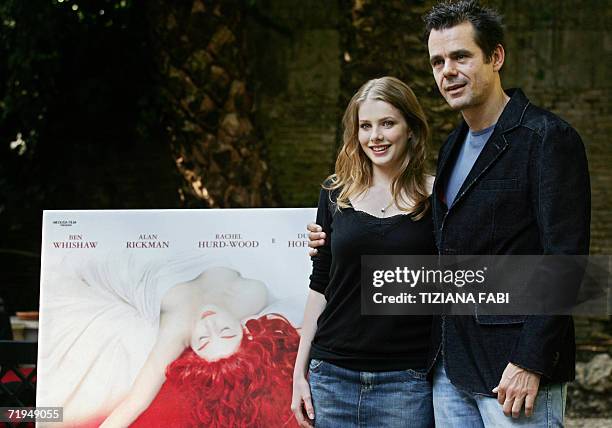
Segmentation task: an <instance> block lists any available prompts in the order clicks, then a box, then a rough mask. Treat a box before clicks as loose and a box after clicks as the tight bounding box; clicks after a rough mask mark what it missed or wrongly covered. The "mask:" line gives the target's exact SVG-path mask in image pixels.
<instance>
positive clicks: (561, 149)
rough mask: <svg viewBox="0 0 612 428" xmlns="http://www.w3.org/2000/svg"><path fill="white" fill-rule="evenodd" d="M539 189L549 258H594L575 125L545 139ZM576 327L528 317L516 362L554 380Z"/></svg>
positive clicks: (585, 174)
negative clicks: (564, 343) (558, 356)
mask: <svg viewBox="0 0 612 428" xmlns="http://www.w3.org/2000/svg"><path fill="white" fill-rule="evenodd" d="M533 189H534V191H535V192H536V197H535V198H534V207H533V208H534V212H535V213H536V215H537V222H538V228H539V229H540V236H541V240H542V243H543V247H544V254H545V255H546V254H559V255H563V254H566V255H581V254H588V251H589V241H590V240H589V238H590V218H591V192H590V183H589V169H588V165H587V158H586V154H585V150H584V145H583V144H582V140H581V139H580V136H579V135H578V133H577V132H576V131H575V130H574V129H573V128H571V127H570V126H568V125H565V126H559V125H557V126H555V127H553V128H552V129H550V130H549V131H548V132H547V133H546V134H545V135H544V138H542V141H541V145H540V153H539V159H538V178H537V180H536V183H534V188H533ZM566 282H567V281H566ZM560 291H561V290H560ZM561 292H562V291H561ZM570 328H572V319H571V317H569V316H530V317H527V320H526V322H525V324H524V326H523V332H522V334H521V336H520V338H519V341H518V343H517V344H516V346H515V348H514V352H513V354H512V356H511V358H510V361H511V362H512V363H514V364H517V365H519V366H521V367H523V368H525V369H528V370H531V371H534V372H537V373H540V374H543V375H545V376H549V377H550V376H551V373H552V372H553V370H554V365H555V358H554V355H555V353H557V352H558V350H559V349H560V348H561V346H562V343H561V341H562V340H563V339H564V338H565V337H567V332H568V329H570Z"/></svg>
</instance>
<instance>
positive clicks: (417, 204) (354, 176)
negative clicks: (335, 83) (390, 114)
mask: <svg viewBox="0 0 612 428" xmlns="http://www.w3.org/2000/svg"><path fill="white" fill-rule="evenodd" d="M367 99H369V100H380V101H385V102H387V103H389V104H391V105H392V106H393V107H395V108H396V109H398V110H399V111H400V112H401V113H402V115H403V116H404V119H405V120H406V123H407V124H408V127H409V128H410V130H411V131H412V137H411V138H410V140H409V141H408V144H407V149H406V156H405V158H404V159H403V160H402V163H401V165H400V167H399V168H398V172H397V174H396V175H395V176H394V177H393V180H392V182H391V193H392V195H393V200H394V202H395V204H396V205H397V206H398V208H399V209H400V210H402V211H405V212H409V213H411V215H412V218H413V219H414V220H418V219H420V218H422V217H423V215H425V213H426V212H427V210H428V209H429V195H428V191H427V176H426V173H425V155H426V147H427V142H428V140H429V126H427V119H426V118H425V113H423V109H422V108H421V106H420V104H419V102H418V100H417V98H416V96H415V95H414V93H413V92H412V89H410V88H409V87H408V85H406V84H405V83H404V82H402V81H401V80H399V79H397V78H395V77H390V76H385V77H381V78H378V79H372V80H368V81H367V82H366V83H365V84H364V85H363V86H362V87H361V88H359V90H358V91H357V93H356V94H355V95H353V98H351V101H350V102H349V104H348V106H347V108H346V111H345V112H344V116H343V118H342V125H343V128H344V134H343V144H342V148H341V149H340V152H339V153H338V158H337V159H336V168H335V173H334V174H332V175H330V176H329V177H327V179H326V180H325V182H324V183H323V188H324V189H327V190H335V189H340V192H339V194H338V197H337V201H336V202H337V206H338V208H348V207H350V199H351V198H354V197H356V196H359V195H361V194H363V193H364V192H365V191H366V190H367V189H368V188H370V187H371V186H372V161H370V159H369V158H368V157H367V156H366V154H365V153H364V152H363V150H362V149H361V146H360V144H359V139H358V133H359V107H360V106H361V103H362V102H364V101H365V100H367ZM406 197H407V198H408V200H406Z"/></svg>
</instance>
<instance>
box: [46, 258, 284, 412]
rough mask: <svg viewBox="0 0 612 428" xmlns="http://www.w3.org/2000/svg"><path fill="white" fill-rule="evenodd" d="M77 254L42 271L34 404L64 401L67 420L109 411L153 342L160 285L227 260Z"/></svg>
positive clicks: (168, 285)
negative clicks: (43, 273)
mask: <svg viewBox="0 0 612 428" xmlns="http://www.w3.org/2000/svg"><path fill="white" fill-rule="evenodd" d="M77 257H78V256H77V255H76V254H74V255H73V257H72V258H71V255H68V256H67V257H66V258H65V259H64V261H63V262H62V263H61V264H59V265H57V266H54V267H50V268H47V269H45V276H44V278H43V287H42V290H43V293H44V297H43V301H44V302H45V304H44V306H43V307H42V308H41V324H42V325H44V330H42V331H41V335H42V337H41V340H40V345H39V368H40V370H39V373H38V397H37V405H38V406H59V407H63V408H64V421H66V422H70V421H79V420H81V419H84V418H91V417H92V416H96V415H100V414H107V413H108V412H109V411H110V410H112V409H113V408H115V407H116V406H117V404H118V403H119V402H120V401H121V399H122V397H124V396H125V394H126V393H127V392H128V391H129V389H130V386H131V385H132V383H133V381H134V379H135V377H136V375H137V374H138V371H139V369H140V368H141V367H142V366H143V364H144V362H145V360H146V358H147V356H148V354H149V352H150V350H151V348H152V347H153V344H154V343H155V339H156V336H157V331H158V327H159V317H160V305H161V300H162V297H163V296H164V294H165V293H166V291H168V290H169V289H170V288H172V287H173V286H174V285H176V284H178V283H180V282H184V281H188V280H190V279H193V278H194V277H196V276H197V275H199V274H200V273H202V272H203V271H205V270H206V269H208V268H210V267H213V266H231V264H229V263H222V262H220V261H219V260H215V261H213V260H211V258H210V257H203V256H201V255H199V256H193V255H192V256H185V257H173V258H172V259H170V260H161V259H158V260H153V261H152V260H151V256H150V254H149V255H147V256H146V259H145V257H137V256H136V255H134V254H125V253H115V254H111V255H109V256H107V257H105V258H103V259H102V260H97V259H94V258H91V259H89V260H87V259H86V260H79V259H78V258H77ZM275 305H277V304H275ZM279 309H280V308H279ZM287 315H290V314H287ZM290 318H294V317H292V316H290ZM93 409H95V413H92V410H93Z"/></svg>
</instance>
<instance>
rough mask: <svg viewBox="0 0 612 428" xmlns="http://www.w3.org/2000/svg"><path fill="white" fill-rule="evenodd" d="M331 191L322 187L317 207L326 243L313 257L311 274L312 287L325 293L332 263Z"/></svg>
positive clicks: (318, 218) (318, 220) (318, 221)
mask: <svg viewBox="0 0 612 428" xmlns="http://www.w3.org/2000/svg"><path fill="white" fill-rule="evenodd" d="M330 198H331V192H330V191H328V190H325V189H321V193H320V194H319V206H318V208H317V224H318V225H319V226H321V228H322V229H323V232H325V234H326V237H325V245H323V246H322V247H319V248H318V249H317V250H318V252H317V254H316V255H315V256H314V257H312V258H311V260H312V274H311V275H310V288H311V289H312V290H314V291H317V292H319V293H321V294H324V293H325V289H326V288H327V284H328V283H329V272H330V269H331V264H332V255H331V239H332V211H331V210H332V209H333V208H332V201H331V200H330Z"/></svg>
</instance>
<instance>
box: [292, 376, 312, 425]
mask: <svg viewBox="0 0 612 428" xmlns="http://www.w3.org/2000/svg"><path fill="white" fill-rule="evenodd" d="M291 411H292V412H293V416H295V420H296V421H297V423H298V424H299V425H300V427H301V428H313V424H312V421H313V420H314V416H315V414H314V409H313V407H312V400H311V398H310V385H309V384H308V381H307V380H306V379H305V378H304V377H299V378H297V379H296V378H294V379H293V396H292V397H291Z"/></svg>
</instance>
